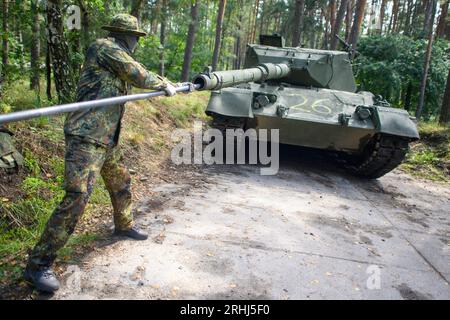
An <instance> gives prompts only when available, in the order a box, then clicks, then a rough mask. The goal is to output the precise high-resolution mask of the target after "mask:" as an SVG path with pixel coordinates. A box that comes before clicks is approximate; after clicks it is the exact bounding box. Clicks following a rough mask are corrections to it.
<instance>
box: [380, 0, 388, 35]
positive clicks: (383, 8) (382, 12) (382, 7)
mask: <svg viewBox="0 0 450 320" xmlns="http://www.w3.org/2000/svg"><path fill="white" fill-rule="evenodd" d="M386 2H387V0H381V5H380V34H382V33H383V25H384V16H385V14H386Z"/></svg>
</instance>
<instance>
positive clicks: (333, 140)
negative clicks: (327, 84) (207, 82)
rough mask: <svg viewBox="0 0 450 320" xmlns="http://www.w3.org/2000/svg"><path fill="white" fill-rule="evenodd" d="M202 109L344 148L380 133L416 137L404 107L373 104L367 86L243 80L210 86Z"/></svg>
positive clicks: (304, 141) (284, 137) (287, 136)
mask: <svg viewBox="0 0 450 320" xmlns="http://www.w3.org/2000/svg"><path fill="white" fill-rule="evenodd" d="M206 113H207V114H208V115H211V116H213V117H222V118H224V119H226V118H241V119H243V120H245V123H246V128H255V129H278V130H279V137H280V143H284V144H290V145H297V146H305V147H312V148H318V149H326V150H333V151H342V152H346V153H349V154H360V153H362V152H363V150H364V148H365V146H366V145H367V143H368V142H369V141H370V140H371V139H372V138H373V137H374V136H375V135H376V134H379V133H383V134H388V135H393V136H399V137H402V138H405V139H407V140H410V141H413V140H416V139H418V138H419V134H418V132H417V128H416V125H415V123H414V121H413V120H412V119H411V118H410V116H409V115H408V113H407V112H406V111H404V110H398V109H394V108H387V107H383V106H379V105H376V103H375V101H374V96H373V95H372V94H371V93H368V92H363V93H351V92H344V91H338V90H331V89H318V88H306V87H295V86H289V87H285V86H283V85H281V86H280V85H279V84H273V85H270V84H267V83H264V84H259V83H248V84H245V85H240V86H237V87H231V88H225V89H222V90H220V91H213V92H212V95H211V99H210V101H209V104H208V107H207V109H206Z"/></svg>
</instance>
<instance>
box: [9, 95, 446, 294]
mask: <svg viewBox="0 0 450 320" xmlns="http://www.w3.org/2000/svg"><path fill="white" fill-rule="evenodd" d="M207 99H208V96H207V95H206V94H203V93H202V94H195V95H191V97H190V99H186V98H185V96H183V95H179V96H177V97H175V98H171V99H164V98H162V99H156V100H152V102H151V103H149V102H139V103H133V104H129V105H128V108H127V113H126V118H125V127H124V128H125V130H124V133H123V137H122V138H123V139H122V148H123V149H124V154H125V158H124V161H125V164H126V165H127V166H128V167H129V168H130V169H131V171H132V173H133V175H132V178H133V196H134V200H135V203H136V206H135V217H136V221H137V223H138V225H140V226H141V227H142V228H143V229H145V230H146V231H148V232H149V233H150V237H149V239H148V240H147V241H143V242H135V241H130V240H126V239H120V238H115V237H112V236H111V233H112V219H111V208H110V205H109V200H108V196H107V193H106V192H105V190H104V188H103V185H102V182H101V181H99V183H98V184H97V185H96V188H95V190H94V194H93V199H92V201H91V204H90V205H89V207H88V209H87V211H86V214H85V215H84V216H83V218H82V220H81V221H80V223H79V225H78V227H77V230H76V233H75V235H74V236H73V237H72V238H71V241H70V243H69V245H68V246H67V247H66V248H64V249H63V250H61V252H60V254H59V257H58V260H57V264H56V271H57V273H58V274H59V276H60V277H61V279H62V288H61V290H60V291H58V292H57V293H56V295H54V296H45V295H39V294H38V293H37V292H35V291H33V290H32V289H31V288H30V287H29V286H28V285H27V284H26V283H25V282H24V281H23V280H22V278H21V272H22V269H23V267H24V264H25V261H26V252H27V250H29V248H31V247H32V245H33V243H34V242H35V241H36V240H37V238H38V236H39V234H40V232H41V230H42V228H43V226H44V225H45V221H46V219H47V217H48V215H49V214H50V213H51V210H52V209H53V207H54V205H55V204H56V203H57V202H58V200H59V199H60V197H61V196H62V193H61V188H60V185H61V177H62V169H63V161H62V154H63V149H64V148H63V141H62V132H61V131H60V128H61V124H62V123H61V120H50V121H49V122H44V123H33V125H32V126H31V129H30V128H29V127H25V126H18V127H16V128H14V129H15V130H16V132H19V133H20V137H21V138H22V139H21V142H20V143H19V144H20V147H21V149H22V150H24V151H25V152H24V153H25V156H26V159H27V161H26V168H25V169H26V170H25V172H23V173H22V174H21V175H19V176H16V177H15V179H14V180H13V181H9V182H6V181H1V182H0V190H1V189H3V190H1V191H2V193H1V195H0V196H1V198H2V201H1V202H0V203H2V209H5V212H7V213H8V217H9V218H10V220H7V219H6V221H8V223H9V224H8V225H6V226H2V228H4V231H3V233H2V237H1V238H0V253H1V255H0V263H1V265H0V296H1V297H2V298H7V299H8V298H9V299H14V298H22V299H27V298H31V299H48V298H52V299H84V298H87V299H110V298H117V299H183V298H187V299H188V298H192V299H200V298H202V299H216V298H219V299H220V298H224V299H232V298H236V299H242V298H243V299H245V298H256V299H302V298H305V299H308V298H312V299H313V298H324V299H360V298H361V299H378V298H386V299H449V298H450V288H449V285H448V282H449V281H450V268H449V265H450V264H449V261H450V216H449V213H450V211H449V209H448V208H450V186H449V183H448V181H449V180H448V179H449V175H448V158H447V157H448V130H446V129H443V130H436V129H435V128H434V127H433V128H432V129H430V128H427V131H426V132H431V133H430V137H431V138H430V140H429V139H427V137H428V136H426V138H425V139H424V140H423V141H422V142H420V143H418V144H415V145H414V146H413V148H412V152H411V154H410V155H409V156H408V161H407V162H406V163H405V164H404V165H403V166H401V167H400V168H399V169H396V170H395V171H393V172H391V173H389V174H387V175H386V176H384V177H382V178H380V179H378V180H375V181H364V180H360V179H356V178H354V177H352V176H350V175H348V174H347V173H346V172H344V171H343V170H342V169H341V168H339V167H337V166H336V164H335V163H334V162H333V161H331V159H329V158H328V157H327V156H326V155H324V154H322V153H316V152H312V151H311V150H306V149H300V148H292V147H285V146H284V147H282V149H281V164H280V171H279V173H278V174H277V175H275V176H260V175H259V168H258V167H257V166H245V165H243V166H220V165H217V166H176V165H174V164H173V163H172V162H171V161H170V158H169V154H170V149H171V142H170V133H171V132H172V131H173V129H174V128H179V127H190V125H191V123H192V120H194V119H200V120H202V119H203V120H204V118H203V116H202V114H203V110H204V106H205V103H206V101H207ZM436 137H438V138H436ZM443 137H444V138H443ZM443 139H444V140H443ZM428 141H430V142H428ZM430 154H431V155H430ZM49 159H56V160H54V161H50V160H49ZM293 159H295V160H293ZM39 206H41V207H43V210H41V211H36V209H35V208H36V207H39ZM30 209H32V210H31V211H32V212H34V213H33V216H30V213H29V211H30ZM27 210H28V211H27ZM33 210H35V211H33ZM26 212H28V215H27V214H26ZM37 216H38V218H36V217H37ZM11 217H14V219H11ZM2 219H4V220H5V218H4V217H3V218H2Z"/></svg>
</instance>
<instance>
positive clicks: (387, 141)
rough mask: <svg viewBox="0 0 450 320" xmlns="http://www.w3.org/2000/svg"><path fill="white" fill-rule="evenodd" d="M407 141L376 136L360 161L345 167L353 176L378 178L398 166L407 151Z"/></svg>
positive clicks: (392, 137) (400, 138)
mask: <svg viewBox="0 0 450 320" xmlns="http://www.w3.org/2000/svg"><path fill="white" fill-rule="evenodd" d="M408 143H409V139H407V138H402V137H397V136H390V135H384V134H377V135H376V136H375V137H374V138H373V139H372V141H371V142H369V144H368V145H367V146H366V148H365V150H364V153H363V156H362V160H361V161H360V162H359V163H356V164H355V163H354V162H353V164H351V165H349V164H347V165H346V167H347V168H348V169H349V170H350V172H352V173H353V174H355V175H357V176H360V177H364V178H368V179H376V178H379V177H381V176H383V175H385V174H386V173H388V172H389V171H391V170H393V169H395V168H396V167H397V166H398V165H400V164H401V163H402V161H403V159H404V158H405V156H406V153H407V152H408V150H409V146H408Z"/></svg>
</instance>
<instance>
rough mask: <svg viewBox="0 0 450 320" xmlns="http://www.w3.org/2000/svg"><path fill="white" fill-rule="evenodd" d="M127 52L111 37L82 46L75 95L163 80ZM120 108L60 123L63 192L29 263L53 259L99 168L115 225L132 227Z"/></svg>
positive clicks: (116, 91) (110, 92)
mask: <svg viewBox="0 0 450 320" xmlns="http://www.w3.org/2000/svg"><path fill="white" fill-rule="evenodd" d="M122 16H124V17H125V18H127V17H129V16H128V15H122ZM130 54H131V52H129V50H128V48H127V47H126V46H125V45H124V44H122V43H121V42H120V41H116V40H115V39H114V38H105V39H99V40H97V41H96V42H94V43H93V44H92V45H91V46H90V47H89V49H88V50H87V52H86V60H85V63H84V66H83V70H82V73H81V77H80V81H79V84H78V88H77V101H88V100H96V99H102V98H109V97H115V96H121V95H126V94H127V93H128V92H129V90H130V87H131V86H135V87H139V88H156V87H162V86H164V84H165V80H164V79H163V78H161V77H159V76H157V75H155V74H153V73H151V72H149V71H147V70H146V69H145V68H144V67H143V66H142V65H141V64H139V63H138V62H136V61H135V60H134V59H133V58H132V57H131V55H130ZM123 113H124V106H123V105H114V106H110V107H104V108H100V109H95V110H86V111H77V112H73V113H71V114H69V115H68V117H67V119H66V122H65V125H64V133H65V137H66V155H65V191H66V195H65V197H64V199H63V200H62V202H61V203H60V204H59V206H58V207H57V208H56V210H55V211H54V213H53V215H52V217H51V218H50V220H49V221H48V223H47V226H46V229H45V231H44V233H43V235H42V237H41V239H40V241H39V242H38V244H37V245H36V247H35V248H34V250H33V252H32V253H31V254H30V259H29V266H30V267H31V268H33V267H41V266H44V267H46V266H50V265H51V264H52V263H53V261H54V259H55V257H56V252H57V250H58V249H60V248H61V247H63V246H64V245H65V243H66V242H67V239H68V238H69V236H70V234H71V233H72V232H73V231H74V228H75V226H76V223H77V221H78V219H79V218H80V216H81V214H82V213H83V211H84V208H85V206H86V204H87V202H88V199H89V196H90V194H91V192H92V188H93V185H94V181H95V178H96V176H97V175H98V173H100V174H101V176H102V177H103V179H104V181H105V185H106V188H107V190H108V192H109V194H110V197H111V202H112V205H113V208H114V223H115V227H116V229H119V230H128V229H131V228H132V226H133V216H132V213H131V191H130V182H131V179H130V175H129V173H128V170H127V169H126V168H125V167H124V166H122V165H120V164H119V160H120V158H121V156H120V151H119V149H118V139H119V135H120V127H121V120H122V116H123Z"/></svg>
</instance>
